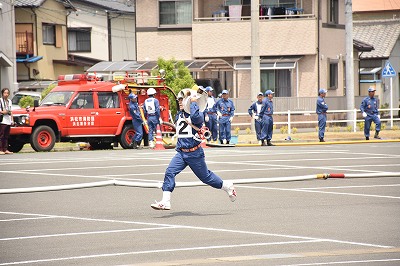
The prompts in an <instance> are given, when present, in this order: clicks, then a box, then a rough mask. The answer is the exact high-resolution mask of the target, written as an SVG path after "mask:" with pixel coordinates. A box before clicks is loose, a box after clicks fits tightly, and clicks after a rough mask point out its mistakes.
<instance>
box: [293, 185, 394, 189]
mask: <svg viewBox="0 0 400 266" xmlns="http://www.w3.org/2000/svg"><path fill="white" fill-rule="evenodd" d="M398 186H400V184H389V185H365V186H337V187H305V188H298V189H307V190H308V189H317V190H318V189H338V188H375V187H398Z"/></svg>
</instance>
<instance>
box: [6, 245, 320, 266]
mask: <svg viewBox="0 0 400 266" xmlns="http://www.w3.org/2000/svg"><path fill="white" fill-rule="evenodd" d="M316 242H323V240H303V241H285V242H267V243H250V244H237V245H220V246H202V247H188V248H170V249H154V250H143V251H131V252H121V253H108V254H96V255H84V256H75V257H64V258H54V259H42V260H29V261H16V262H8V263H7V262H6V263H1V264H0V265H18V264H32V263H42V262H54V261H66V260H77V259H92V258H104V257H115V256H127V255H139V254H152V253H169V252H180V251H192V250H209V249H226V248H238V247H257V246H275V245H292V244H304V243H316Z"/></svg>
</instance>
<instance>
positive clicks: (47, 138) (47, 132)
mask: <svg viewBox="0 0 400 266" xmlns="http://www.w3.org/2000/svg"><path fill="white" fill-rule="evenodd" d="M30 142H31V146H32V148H33V149H34V150H35V151H50V150H51V149H53V148H54V144H55V143H56V135H55V134H54V131H53V129H52V128H51V127H49V126H38V127H37V128H35V129H34V130H33V133H32V135H31V141H30Z"/></svg>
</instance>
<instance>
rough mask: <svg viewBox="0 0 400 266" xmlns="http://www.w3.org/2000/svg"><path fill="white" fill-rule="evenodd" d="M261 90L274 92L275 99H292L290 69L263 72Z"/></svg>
mask: <svg viewBox="0 0 400 266" xmlns="http://www.w3.org/2000/svg"><path fill="white" fill-rule="evenodd" d="M260 80H261V90H262V91H263V92H265V91H266V90H272V91H273V92H274V93H275V94H274V96H275V97H291V96H292V87H291V77H290V70H289V69H275V70H261V75H260Z"/></svg>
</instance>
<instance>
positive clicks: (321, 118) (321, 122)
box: [316, 89, 328, 142]
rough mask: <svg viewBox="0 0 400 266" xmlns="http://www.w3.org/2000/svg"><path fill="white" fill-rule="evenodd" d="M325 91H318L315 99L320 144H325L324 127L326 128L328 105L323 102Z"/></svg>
mask: <svg viewBox="0 0 400 266" xmlns="http://www.w3.org/2000/svg"><path fill="white" fill-rule="evenodd" d="M326 92H327V91H326V90H325V89H320V90H319V91H318V99H317V111H316V112H317V114H318V138H319V141H320V142H325V140H324V136H325V127H326V111H327V110H328V105H327V104H326V102H325V96H326Z"/></svg>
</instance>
